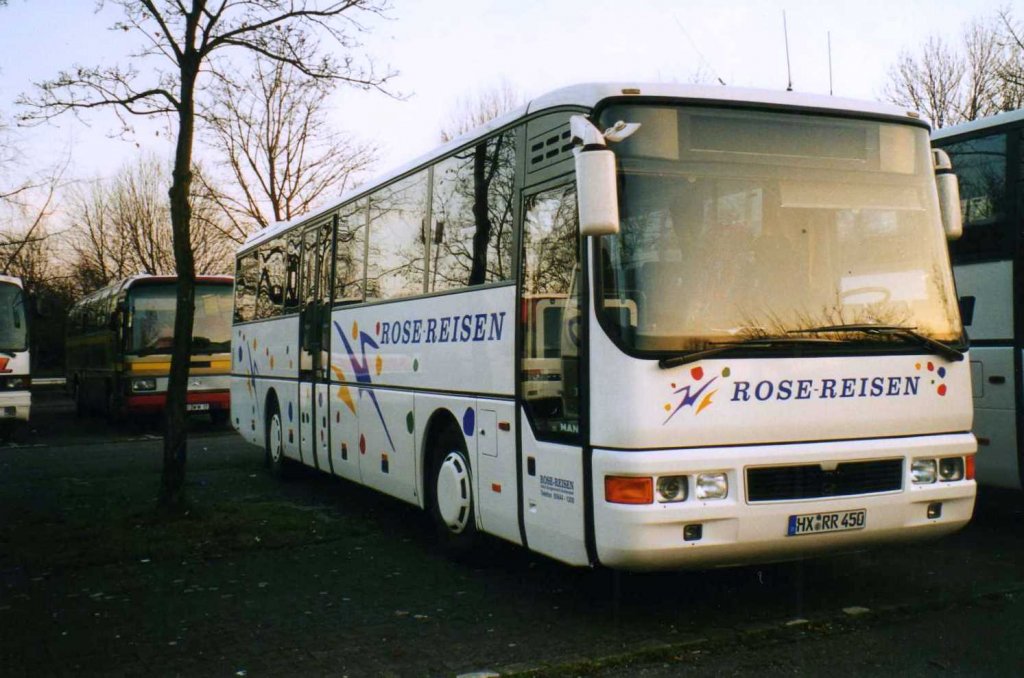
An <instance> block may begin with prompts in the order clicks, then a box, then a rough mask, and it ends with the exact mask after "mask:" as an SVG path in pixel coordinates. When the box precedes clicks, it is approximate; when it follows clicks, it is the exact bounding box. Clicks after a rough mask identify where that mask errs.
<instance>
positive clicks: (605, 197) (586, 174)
mask: <svg viewBox="0 0 1024 678" xmlns="http://www.w3.org/2000/svg"><path fill="white" fill-rule="evenodd" d="M569 129H570V130H571V134H572V143H573V144H574V145H575V146H576V148H574V149H573V155H575V156H576V195H577V198H576V202H577V204H578V206H579V219H580V235H583V236H587V235H615V234H616V233H618V232H619V197H618V187H617V184H616V181H615V154H614V153H612V152H611V151H610V150H608V146H607V145H606V143H605V135H604V134H602V133H601V131H600V130H598V129H597V128H596V127H594V125H593V123H591V122H590V120H588V119H587V118H586V117H584V116H582V115H574V116H572V117H571V118H569Z"/></svg>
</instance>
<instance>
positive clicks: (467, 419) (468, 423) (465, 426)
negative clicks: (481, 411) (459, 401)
mask: <svg viewBox="0 0 1024 678" xmlns="http://www.w3.org/2000/svg"><path fill="white" fill-rule="evenodd" d="M475 429H476V412H474V411H473V408H472V407H467V408H466V413H465V414H463V415H462V432H463V433H465V434H466V435H467V436H471V435H473V431H474V430H475Z"/></svg>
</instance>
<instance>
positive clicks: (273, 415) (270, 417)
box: [264, 401, 286, 478]
mask: <svg viewBox="0 0 1024 678" xmlns="http://www.w3.org/2000/svg"><path fill="white" fill-rule="evenodd" d="M264 440H265V441H266V443H265V445H266V465H267V468H268V469H270V473H271V475H274V476H277V477H278V478H282V477H284V474H285V464H286V460H285V458H284V423H283V422H282V421H281V410H280V409H278V407H277V402H276V401H275V402H273V403H272V404H271V405H270V408H269V410H268V411H267V430H266V436H265V437H264Z"/></svg>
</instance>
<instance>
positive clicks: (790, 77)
mask: <svg viewBox="0 0 1024 678" xmlns="http://www.w3.org/2000/svg"><path fill="white" fill-rule="evenodd" d="M782 35H783V37H784V38H785V40H786V78H787V80H788V81H789V84H787V85H786V91H787V92H792V91H793V72H792V71H791V70H790V68H789V29H788V28H787V27H786V10H782Z"/></svg>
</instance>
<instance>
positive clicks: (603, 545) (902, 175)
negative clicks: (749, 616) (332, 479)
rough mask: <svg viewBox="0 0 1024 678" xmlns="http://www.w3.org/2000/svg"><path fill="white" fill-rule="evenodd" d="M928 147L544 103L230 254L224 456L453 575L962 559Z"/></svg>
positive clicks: (744, 112)
mask: <svg viewBox="0 0 1024 678" xmlns="http://www.w3.org/2000/svg"><path fill="white" fill-rule="evenodd" d="M600 130H606V131H604V132H601V131H600ZM928 133H929V130H928V126H927V125H926V124H925V123H923V122H922V121H921V120H920V119H918V117H917V116H916V115H914V114H908V113H907V112H905V111H903V110H899V109H895V108H892V107H888V106H884V105H881V104H876V103H861V102H852V101H845V100H841V99H836V98H832V97H816V96H805V95H796V94H792V93H783V92H765V91H751V90H741V89H733V88H728V89H727V88H707V87H693V86H678V85H640V86H634V85H629V86H622V85H612V84H607V85H605V84H600V85H583V86H576V87H570V88H567V89H562V90H558V91H555V92H552V93H550V94H548V95H545V96H543V97H540V98H538V99H537V100H535V101H533V102H531V103H530V104H528V105H527V106H525V107H523V108H521V109H519V110H517V111H514V112H512V113H509V114H507V115H504V116H502V117H501V118H498V119H496V120H494V121H492V122H490V123H488V124H487V125H486V126H484V127H483V128H481V129H479V130H477V131H475V132H473V133H471V134H469V135H467V136H464V137H462V138H461V139H458V140H456V141H454V142H452V143H450V144H448V145H446V146H443V147H442V148H439V149H437V150H436V151H435V152H432V153H430V154H428V155H427V156H424V157H422V158H420V159H419V160H417V161H415V162H413V163H411V164H409V165H407V166H406V167H404V168H402V169H400V170H398V171H395V172H393V173H392V174H390V175H388V176H386V177H384V178H382V179H380V180H379V181H376V182H373V183H372V184H369V185H367V186H365V187H363V188H361V189H360V190H358V191H356V192H354V193H352V194H350V195H347V196H345V197H343V198H342V199H341V200H340V201H339V202H337V203H336V204H334V205H333V206H331V207H330V208H329V209H326V210H323V211H322V212H320V213H318V214H316V215H314V216H312V217H310V218H307V219H303V220H301V221H297V222H292V223H287V224H279V225H275V226H271V227H269V228H267V229H265V230H263V231H261V232H259V233H257V234H255V235H253V236H252V237H250V238H249V239H248V240H247V241H246V243H245V244H244V245H243V246H242V247H241V248H240V250H239V252H238V260H237V269H236V273H237V277H236V281H237V282H236V286H235V291H236V296H235V325H234V330H233V344H232V361H233V367H232V371H233V379H232V393H231V408H232V420H233V422H234V425H235V427H236V428H237V429H238V430H239V431H240V432H241V433H242V435H244V436H245V437H246V438H247V439H248V440H249V441H250V442H252V443H255V444H257V445H261V446H264V447H265V450H266V456H267V460H268V464H269V465H270V466H271V468H273V469H275V470H276V469H280V468H281V466H282V465H284V464H285V463H294V462H301V463H303V464H306V465H309V466H312V467H315V468H318V469H321V470H323V471H326V472H329V473H332V474H335V475H338V476H341V477H343V478H347V479H349V480H352V481H354V482H358V483H362V484H364V485H367V486H369V487H372V488H375V489H377V490H379V491H381V492H384V493H387V494H389V495H392V496H394V497H397V498H399V499H402V500H405V501H407V502H410V503H412V504H415V505H417V506H420V507H423V508H424V509H426V510H428V511H430V512H431V514H432V516H433V518H434V520H435V521H436V523H437V525H438V530H439V533H440V534H441V535H442V538H443V539H444V540H445V541H446V542H447V544H448V545H449V546H450V547H452V548H453V549H456V550H465V549H469V548H472V543H473V540H474V537H475V536H476V535H477V534H478V533H479V532H486V533H490V534H493V535H497V536H498V537H501V538H503V539H507V540H509V541H511V542H514V543H517V544H521V545H523V546H526V547H528V548H530V549H532V550H534V551H537V552H540V553H543V554H547V555H548V556H551V557H553V558H556V559H558V560H561V561H564V562H566V563H570V564H573V565H581V566H586V565H596V564H603V565H607V566H611V567H617V568H627V569H652V568H685V567H706V566H712V565H729V564H736V563H743V562H751V561H767V560H781V559H790V558H798V557H801V556H803V555H807V554H812V553H820V552H826V551H836V550H850V549H856V548H861V547H864V546H867V545H872V544H878V543H884V542H887V541H897V540H906V539H910V538H915V537H926V536H938V535H942V534H945V533H948V532H952V531H954V530H956V529H957V528H959V527H961V526H963V525H964V524H965V523H966V522H967V521H968V520H969V519H970V517H971V514H972V511H973V506H974V498H975V488H976V486H975V482H974V480H973V473H974V453H975V450H976V446H975V441H974V437H973V436H972V435H971V433H970V430H971V417H972V412H971V384H970V370H969V367H968V365H969V363H968V362H967V361H966V360H965V359H964V357H965V352H966V345H965V343H964V342H965V340H964V335H963V331H962V327H961V322H960V316H959V310H958V307H957V303H956V302H957V297H956V293H955V291H954V285H953V277H952V273H951V270H950V264H949V259H948V254H947V250H946V242H945V240H946V237H947V236H946V233H949V234H950V237H952V236H954V235H955V234H956V232H957V228H958V225H959V222H958V221H957V219H956V217H957V214H958V213H957V212H956V210H952V211H950V210H946V211H942V210H940V202H944V203H945V204H948V203H949V202H950V200H951V198H950V194H951V192H952V193H953V198H954V199H955V178H953V177H952V175H944V176H942V177H937V176H936V173H935V170H934V168H933V160H932V154H931V151H930V146H929V138H928ZM937 186H938V190H937ZM940 198H942V199H943V200H940ZM950 212H952V214H950ZM541 322H543V323H547V324H546V326H544V327H543V328H539V327H536V326H535V325H536V324H537V323H541ZM538 347H542V348H538Z"/></svg>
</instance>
